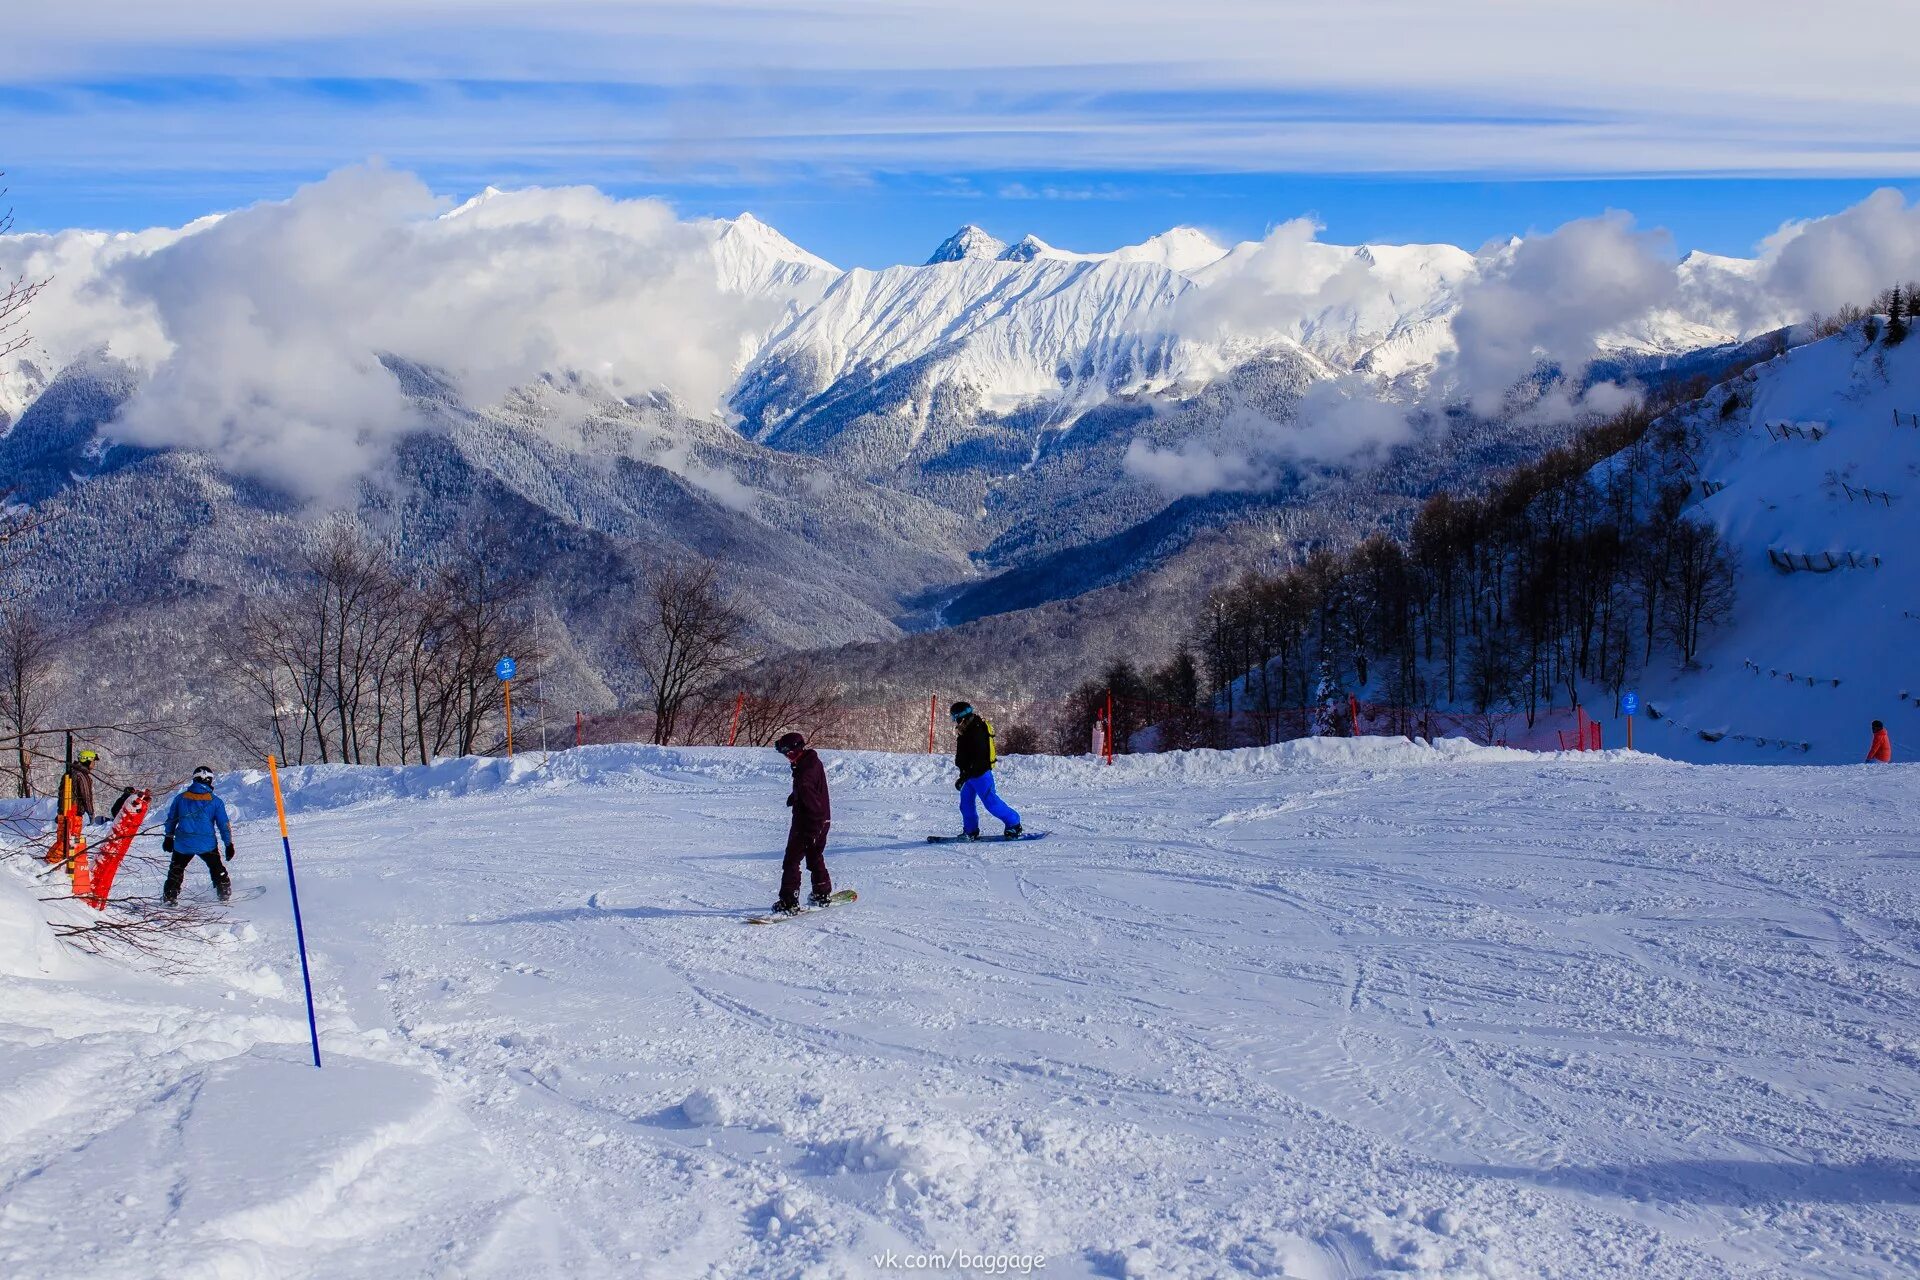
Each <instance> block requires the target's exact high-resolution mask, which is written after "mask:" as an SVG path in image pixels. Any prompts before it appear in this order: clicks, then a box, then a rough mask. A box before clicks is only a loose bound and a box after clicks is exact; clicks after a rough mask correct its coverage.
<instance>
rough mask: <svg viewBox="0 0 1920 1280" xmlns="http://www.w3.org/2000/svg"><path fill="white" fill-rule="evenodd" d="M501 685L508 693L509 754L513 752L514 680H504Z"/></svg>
mask: <svg viewBox="0 0 1920 1280" xmlns="http://www.w3.org/2000/svg"><path fill="white" fill-rule="evenodd" d="M500 687H501V688H502V689H504V690H506V694H507V754H508V755H512V754H513V681H511V680H502V681H501V682H500Z"/></svg>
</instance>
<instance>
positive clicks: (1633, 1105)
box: [0, 739, 1920, 1280]
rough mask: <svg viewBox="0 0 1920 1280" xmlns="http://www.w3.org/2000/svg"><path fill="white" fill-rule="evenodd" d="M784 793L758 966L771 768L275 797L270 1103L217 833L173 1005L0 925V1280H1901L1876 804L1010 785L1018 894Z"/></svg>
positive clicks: (1903, 906) (1892, 873)
mask: <svg viewBox="0 0 1920 1280" xmlns="http://www.w3.org/2000/svg"><path fill="white" fill-rule="evenodd" d="M829 767H830V770H831V776H832V778H833V781H834V784H835V796H834V801H835V812H836V816H837V819H838V821H837V823H836V827H835V833H834V841H833V846H832V852H831V861H832V865H833V870H834V874H835V876H836V878H837V882H838V883H839V884H841V885H843V886H853V887H857V888H858V889H859V890H860V892H861V901H860V903H859V904H858V905H857V906H854V907H851V908H848V909H846V910H844V911H833V912H827V913H823V914H821V915H819V916H814V917H808V918H805V919H802V920H800V921H796V922H793V923H791V924H789V925H787V926H784V927H782V928H779V929H749V928H747V927H745V926H743V925H742V924H740V923H739V917H740V916H742V915H744V914H746V913H748V912H749V911H752V910H756V909H759V908H763V907H764V906H765V905H766V904H767V903H768V902H769V901H770V900H771V894H772V891H773V886H774V879H775V874H776V862H775V859H774V857H773V854H772V851H773V850H775V849H776V848H777V847H778V844H779V841H780V838H781V835H782V831H783V821H784V818H785V810H784V808H783V807H782V805H781V799H782V796H783V795H784V793H785V789H786V779H785V772H786V771H785V767H784V764H783V762H781V761H779V760H778V759H777V758H775V757H773V755H772V753H770V752H747V751H740V752H729V751H723V750H684V751H683V750H658V749H653V748H641V747H600V748H587V749H584V750H580V751H574V752H567V753H563V754H558V755H555V756H553V757H551V758H550V759H549V760H548V761H547V762H546V763H544V764H542V763H541V762H540V761H539V760H538V759H529V758H524V757H523V758H521V759H519V760H516V761H514V762H512V763H511V764H509V763H506V762H501V761H454V762H449V763H445V764H441V765H437V766H434V767H433V768H431V769H409V770H391V769H390V770H375V769H350V768H344V767H333V768H319V769H313V770H306V771H294V772H293V773H292V774H291V775H290V777H289V783H290V786H291V798H292V801H293V807H294V818H293V821H294V834H295V841H296V849H297V851H298V853H299V855H300V858H301V888H302V893H303V899H304V902H305V905H306V910H307V924H308V930H309V937H310V939H311V942H312V946H313V950H314V960H315V967H316V977H317V983H318V987H319V992H320V997H321V1024H322V1036H323V1041H324V1044H325V1048H326V1050H327V1053H328V1055H329V1056H328V1058H327V1064H326V1068H325V1069H324V1070H323V1071H318V1072H316V1071H314V1070H312V1069H311V1068H310V1067H309V1066H307V1065H305V1057H306V1052H307V1051H306V1046H305V1043H304V1039H305V1030H306V1028H305V1022H304V1018H303V1015H302V1013H301V1008H300V1003H299V996H298V991H299V987H298V981H299V979H298V969H297V967H296V965H295V962H294V959H293V955H292V951H291V938H290V933H291V928H290V925H289V924H288V922H287V919H286V911H285V900H284V885H283V883H282V875H281V872H280V869H279V859H278V851H277V847H276V846H277V840H276V839H275V837H274V833H273V830H272V826H271V823H270V821H269V820H268V819H267V813H268V809H267V807H266V805H265V803H264V802H265V794H266V788H265V781H264V779H262V778H259V777H257V776H254V777H248V778H245V779H242V778H229V779H226V780H225V781H224V782H223V784H222V789H223V790H224V791H226V792H227V793H228V794H229V795H230V796H231V797H233V799H234V801H235V804H236V809H237V812H238V813H239V815H240V817H241V823H240V828H239V836H240V849H241V853H240V858H239V859H238V861H236V863H235V864H234V867H235V870H236V872H237V873H238V874H239V878H240V882H241V884H242V886H243V892H244V891H245V888H246V886H249V885H250V884H251V885H259V884H261V883H262V882H264V885H265V892H264V893H262V894H261V895H260V896H258V897H256V898H254V899H252V900H250V901H244V902H241V903H239V904H237V905H236V906H235V907H234V908H233V912H232V915H233V920H232V923H231V924H230V925H227V926H223V927H221V928H219V929H217V930H216V931H215V935H214V936H213V937H212V938H211V939H210V940H209V942H210V945H208V947H207V948H206V954H205V956H204V959H203V962H202V969H201V971H200V972H197V973H190V974H184V975H180V976H175V977H164V976H154V975H150V974H145V973H141V972H138V971H136V970H134V969H132V968H130V967H128V966H125V965H119V964H111V963H108V962H105V961H99V960H93V959H87V958H73V957H67V956H62V955H61V953H60V952H59V951H58V949H57V947H56V946H55V944H53V943H52V942H51V939H50V938H49V937H48V936H47V934H46V932H45V930H44V928H43V927H42V926H41V925H40V924H39V923H38V920H39V916H40V914H41V910H42V909H41V907H40V905H39V904H37V903H35V902H34V901H32V894H31V891H30V890H29V888H28V887H27V883H26V881H25V880H24V879H23V878H22V877H21V876H19V875H17V874H15V872H14V871H13V870H0V1274H4V1275H6V1276H8V1277H10V1278H13V1280H34V1278H40V1277H60V1278H61V1280H93V1278H98V1280H110V1278H111V1280H119V1278H122V1277H149V1276H156V1275H165V1276H169V1277H191V1276H209V1277H211V1276H219V1277H229V1278H231V1277H256V1276H257V1277H266V1276H272V1277H289V1276H313V1277H327V1278H328V1280H338V1278H340V1277H359V1276H366V1277H373V1276H381V1277H387V1276H416V1275H422V1276H425V1275H432V1276H461V1277H468V1276H472V1277H496V1276H497V1277H523V1276H535V1275H566V1276H577V1277H594V1276H620V1277H625V1276H647V1277H663V1278H664V1277H675V1278H682V1277H703V1276H704V1277H715V1278H718V1277H727V1278H730V1280H731V1278H738V1277H747V1278H761V1277H764V1278H769V1280H770V1278H774V1277H796V1276H809V1277H838V1276H859V1277H865V1276H874V1275H889V1274H891V1275H902V1274H910V1273H909V1272H907V1271H905V1270H903V1269H895V1270H888V1269H887V1268H886V1266H885V1265H884V1263H885V1258H886V1255H887V1253H888V1251H892V1252H893V1254H894V1255H895V1258H896V1260H900V1259H907V1258H912V1257H914V1256H915V1255H919V1254H923V1253H925V1252H926V1251H929V1250H960V1251H965V1252H966V1253H967V1254H968V1255H969V1256H970V1257H973V1258H975V1259H979V1258H982V1257H984V1258H986V1259H988V1260H989V1261H988V1264H987V1266H985V1267H982V1266H976V1267H975V1268H974V1269H973V1270H972V1271H959V1270H948V1271H945V1272H935V1274H973V1275H980V1274H1008V1273H1018V1271H1019V1269H1020V1268H1022V1267H1031V1265H1032V1261H1033V1259H1034V1258H1035V1257H1036V1256H1038V1255H1044V1257H1045V1262H1046V1265H1045V1268H1044V1270H1034V1271H1032V1274H1043V1275H1047V1276H1056V1277H1057V1276H1131V1277H1149V1276H1151V1277H1162V1276H1166V1277H1214V1276H1240V1275H1245V1276H1269V1277H1271V1276H1292V1277H1301V1278H1305V1280H1325V1278H1328V1277H1351V1276H1375V1275H1391V1276H1427V1277H1469V1276H1488V1277H1524V1276H1541V1275H1553V1276H1561V1277H1609V1278H1612V1277H1623V1276H1635V1277H1700V1276H1706V1277H1715V1276H1726V1277H1735V1276H1738V1277H1753V1276H1779V1277H1787V1276H1793V1277H1800V1276H1805V1277H1814V1276H1819V1277H1835V1276H1856V1277H1868V1276H1873V1277H1885V1276H1895V1275H1903V1274H1913V1273H1914V1272H1915V1270H1916V1269H1920V1243H1916V1242H1920V1128H1916V1124H1915V1119H1914V1110H1913V1100H1914V1097H1915V1094H1916V1091H1917V1090H1920V1006H1917V1005H1916V1002H1915V995H1916V990H1917V988H1920V935H1917V934H1916V925H1920V882H1916V878H1915V872H1914V869H1915V867H1916V865H1920V836H1916V834H1915V827H1916V823H1917V822H1920V789H1916V787H1915V785H1914V781H1915V777H1916V774H1915V770H1914V768H1913V767H1910V766H1899V765H1896V766H1893V767H1891V768H1852V769H1811V768H1778V769H1750V768H1725V767H1714V768H1702V767H1693V766H1687V765H1681V764H1675V763H1670V762H1665V761H1658V760H1654V759H1651V758H1648V757H1632V756H1626V755H1623V754H1619V753H1598V754H1593V755H1588V756H1572V757H1545V756H1533V755H1527V754H1523V753H1519V752H1506V751H1491V750H1486V749H1480V748H1473V747H1466V746H1462V745H1458V744H1443V745H1442V747H1441V748H1438V749H1434V748H1427V747H1424V746H1415V745H1413V744H1410V743H1405V742H1390V741H1387V740H1381V739H1362V740H1349V741H1329V742H1319V743H1314V742H1307V743H1298V744H1290V745H1289V746H1286V747H1279V748H1271V749H1267V750H1264V751H1247V752H1235V753H1225V754H1221V753H1206V752H1195V753H1188V754H1183V755H1174V756H1165V757H1153V758H1144V757H1142V758H1134V759H1127V760H1122V761H1121V762H1120V763H1118V764H1117V765H1115V766H1114V767H1112V768H1110V769H1103V768H1100V767H1098V766H1097V765H1095V764H1093V763H1091V762H1085V761H1057V760H1027V759H1017V760H1011V761H1007V762H1005V763H1004V765H1003V778H1002V787H1001V789H1002V791H1003V792H1004V793H1005V794H1006V795H1007V797H1008V798H1009V799H1011V800H1012V801H1013V802H1014V803H1015V804H1017V805H1018V806H1019V807H1020V808H1021V809H1022V810H1023V813H1024V816H1025V817H1026V818H1027V820H1028V822H1029V823H1030V824H1031V825H1033V826H1035V827H1042V828H1045V829H1047V830H1049V831H1050V832H1051V838H1050V839H1048V840H1046V841H1042V842H1038V843H1020V844H1012V845H1003V844H997V843H985V844H981V845H977V846H940V847H930V846H928V845H926V844H924V843H923V842H922V841H921V836H922V835H923V834H925V833H927V832H929V831H944V830H950V829H952V827H953V826H954V815H953V814H952V812H951V802H952V796H953V792H952V791H951V789H950V787H949V785H948V770H947V768H946V767H945V765H944V764H943V762H941V761H939V760H933V759H926V758H902V757H886V756H877V755H832V754H830V756H829ZM195 874H196V875H198V874H199V873H198V871H197V869H196V872H195ZM143 876H144V877H145V879H146V880H148V881H151V879H152V878H153V873H152V872H151V871H144V872H142V871H135V872H134V873H133V879H134V882H135V887H144V888H145V889H146V890H147V891H149V892H150V891H151V888H152V886H151V884H150V883H148V884H146V885H144V886H142V885H141V884H140V881H141V879H142V877H143ZM190 883H192V885H193V890H194V891H195V892H199V893H203V894H204V893H205V892H206V889H205V885H204V878H202V879H201V880H199V881H193V882H190ZM876 1258H878V1259H880V1261H879V1262H876Z"/></svg>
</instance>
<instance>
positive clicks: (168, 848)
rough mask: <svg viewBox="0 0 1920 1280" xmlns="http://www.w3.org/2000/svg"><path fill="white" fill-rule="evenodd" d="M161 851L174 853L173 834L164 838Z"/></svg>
mask: <svg viewBox="0 0 1920 1280" xmlns="http://www.w3.org/2000/svg"><path fill="white" fill-rule="evenodd" d="M160 852H162V853H172V852H173V837H172V836H168V837H167V838H166V839H165V840H162V841H161V842H160Z"/></svg>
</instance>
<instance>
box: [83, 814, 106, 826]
mask: <svg viewBox="0 0 1920 1280" xmlns="http://www.w3.org/2000/svg"><path fill="white" fill-rule="evenodd" d="M111 821H112V819H111V818H108V817H107V816H106V815H105V814H96V815H95V816H94V817H91V818H88V819H87V825H88V826H90V827H104V826H106V825H107V823H109V822H111Z"/></svg>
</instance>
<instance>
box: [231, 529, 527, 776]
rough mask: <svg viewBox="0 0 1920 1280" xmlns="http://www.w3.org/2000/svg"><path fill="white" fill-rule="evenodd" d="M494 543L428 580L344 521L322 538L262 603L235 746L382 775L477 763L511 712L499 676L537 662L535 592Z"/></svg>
mask: <svg viewBox="0 0 1920 1280" xmlns="http://www.w3.org/2000/svg"><path fill="white" fill-rule="evenodd" d="M501 558H502V557H500V556H499V555H498V554H497V553H496V551H495V550H494V549H492V548H490V547H489V546H487V545H484V544H476V545H474V546H472V547H469V548H468V549H467V550H466V552H464V553H463V554H462V555H461V556H460V557H459V558H457V559H456V560H455V562H454V563H452V564H451V565H447V566H444V567H442V568H441V569H440V570H439V571H437V572H436V573H434V574H432V575H430V576H427V577H424V578H421V579H414V578H409V577H407V576H405V575H404V574H402V573H401V572H400V569H399V566H398V565H397V564H396V563H395V562H394V559H393V557H392V555H391V554H390V553H389V552H388V551H387V550H386V549H385V548H383V547H380V546H378V545H377V544H374V543H371V542H369V541H367V540H366V539H365V538H364V536H363V535H361V534H360V533H358V532H357V531H356V530H354V529H352V528H350V527H348V526H346V525H345V524H344V523H342V524H335V525H333V526H331V527H329V528H328V529H326V530H325V531H323V532H322V534H321V535H320V536H319V538H318V539H317V540H316V542H315V543H314V544H313V546H312V547H310V548H309V550H308V552H307V554H306V555H305V556H304V557H303V565H302V567H303V569H304V572H303V573H302V574H301V575H300V576H299V578H298V579H297V580H296V581H294V582H293V583H292V584H290V585H289V586H288V587H287V588H286V589H285V590H284V591H282V592H281V593H279V594H277V595H274V596H270V597H267V598H265V599H262V600H258V601H255V602H254V603H253V604H252V605H251V606H250V607H249V609H248V612H247V615H246V619H245V623H244V628H243V634H244V636H245V640H246V643H245V652H244V655H243V657H242V660H241V662H240V664H239V675H238V678H239V681H240V684H241V688H242V690H243V692H244V693H245V694H246V695H247V701H248V703H250V704H251V706H252V707H253V708H254V714H253V715H252V716H251V717H249V718H248V719H247V720H246V721H244V722H243V723H241V724H239V725H236V726H230V727H229V732H228V736H229V738H230V739H231V740H232V741H234V742H235V743H236V745H238V746H240V747H241V748H242V749H244V750H246V751H248V752H250V753H251V754H254V755H260V754H265V753H267V752H272V753H273V754H276V755H278V756H279V757H280V758H282V759H284V760H288V761H291V762H294V763H302V762H304V761H305V760H307V759H308V758H309V755H311V756H313V757H314V758H317V759H319V760H320V761H322V762H326V761H333V760H339V761H345V762H348V763H373V764H382V763H385V762H386V761H387V760H388V759H396V760H403V761H404V760H408V759H417V760H418V761H419V762H420V763H422V764H425V763H427V762H428V761H430V760H431V759H432V758H433V757H434V756H436V755H446V754H456V755H470V754H472V753H474V752H475V751H478V750H481V749H482V748H483V747H485V746H488V745H490V742H491V735H492V733H493V731H494V728H495V726H496V725H497V724H498V722H499V718H500V715H501V710H502V706H501V704H502V690H501V688H500V682H499V681H498V680H496V679H495V678H494V676H493V665H494V663H495V662H496V661H497V660H498V659H499V658H500V657H501V656H502V655H506V654H512V655H514V656H517V657H519V658H521V659H522V660H523V661H538V660H539V658H540V654H539V653H537V652H535V650H534V644H533V641H534V634H533V627H532V623H531V619H530V618H529V616H528V610H527V608H526V603H527V592H526V588H525V585H524V583H522V582H519V581H518V580H515V579H510V578H508V577H506V576H505V575H503V574H501V573H500V572H498V571H497V570H496V569H494V568H493V567H492V566H493V565H494V564H495V563H497V562H498V561H499V560H500V559H501Z"/></svg>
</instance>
